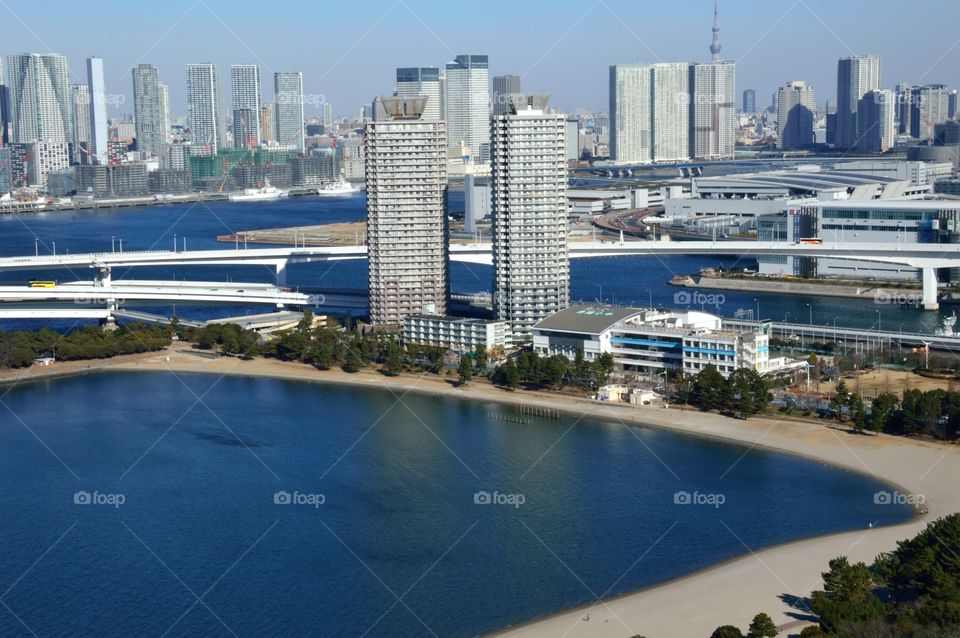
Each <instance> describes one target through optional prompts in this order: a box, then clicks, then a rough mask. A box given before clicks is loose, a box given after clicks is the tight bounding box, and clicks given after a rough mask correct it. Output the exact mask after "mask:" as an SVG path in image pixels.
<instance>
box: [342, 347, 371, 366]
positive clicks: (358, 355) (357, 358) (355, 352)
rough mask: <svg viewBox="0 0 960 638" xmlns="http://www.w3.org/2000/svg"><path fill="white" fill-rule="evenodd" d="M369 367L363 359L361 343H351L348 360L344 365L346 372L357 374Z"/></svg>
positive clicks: (348, 349)
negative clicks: (366, 366)
mask: <svg viewBox="0 0 960 638" xmlns="http://www.w3.org/2000/svg"><path fill="white" fill-rule="evenodd" d="M365 365H367V362H366V361H365V360H364V358H363V352H362V350H361V346H360V344H359V343H351V344H350V346H349V347H348V348H347V356H346V360H345V361H344V363H343V371H344V372H350V373H353V372H357V371H359V370H360V369H361V368H363V367H364V366H365Z"/></svg>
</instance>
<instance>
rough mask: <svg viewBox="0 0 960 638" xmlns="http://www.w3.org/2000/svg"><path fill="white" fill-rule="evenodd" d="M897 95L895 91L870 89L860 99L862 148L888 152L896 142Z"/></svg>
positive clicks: (875, 151)
mask: <svg viewBox="0 0 960 638" xmlns="http://www.w3.org/2000/svg"><path fill="white" fill-rule="evenodd" d="M896 110H897V104H896V95H895V94H894V92H893V91H888V90H881V91H868V92H867V93H865V94H864V96H863V98H861V99H860V107H859V111H860V118H861V119H862V122H863V125H862V127H861V128H862V132H861V134H860V137H861V139H860V145H859V148H860V149H861V150H864V151H867V152H870V153H886V152H887V151H889V150H890V149H891V148H893V145H894V144H895V143H896V131H897V129H896Z"/></svg>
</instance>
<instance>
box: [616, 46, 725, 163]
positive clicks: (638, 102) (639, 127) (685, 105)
mask: <svg viewBox="0 0 960 638" xmlns="http://www.w3.org/2000/svg"><path fill="white" fill-rule="evenodd" d="M690 73H691V65H689V64H687V63H686V62H678V63H660V64H650V65H614V66H611V67H610V156H611V158H612V159H613V160H614V161H616V162H618V163H624V164H645V163H650V162H675V161H683V160H687V159H689V158H690V150H691V149H690V133H691V131H690V128H691V125H690V122H691V111H692V110H693V107H692V106H691V88H690ZM707 75H709V74H707ZM707 75H705V76H704V78H705V79H704V82H705V83H706V82H707V79H706V77H707ZM694 99H695V97H694ZM718 106H719V105H718ZM729 108H730V109H731V110H732V108H733V105H732V96H731V100H730V103H729ZM710 112H711V109H704V110H703V111H701V113H702V114H703V115H704V117H707V114H709V113H710ZM716 113H717V115H719V113H720V109H719V108H718V109H717V111H716ZM705 139H709V136H708V137H707V138H705ZM716 141H717V142H718V144H719V136H718V137H717V139H716Z"/></svg>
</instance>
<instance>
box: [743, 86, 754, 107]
mask: <svg viewBox="0 0 960 638" xmlns="http://www.w3.org/2000/svg"><path fill="white" fill-rule="evenodd" d="M743 112H744V113H756V112H757V92H756V91H755V90H753V89H747V90H746V91H744V92H743Z"/></svg>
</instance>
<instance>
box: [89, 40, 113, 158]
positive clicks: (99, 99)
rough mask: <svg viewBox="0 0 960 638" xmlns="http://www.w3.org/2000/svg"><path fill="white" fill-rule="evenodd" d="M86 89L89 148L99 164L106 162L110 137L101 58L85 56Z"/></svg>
mask: <svg viewBox="0 0 960 638" xmlns="http://www.w3.org/2000/svg"><path fill="white" fill-rule="evenodd" d="M87 89H88V90H89V91H90V146H91V148H90V150H91V151H93V157H94V158H95V160H96V161H97V162H99V163H101V164H105V163H107V161H108V160H109V155H110V151H109V148H108V146H107V143H108V142H109V139H110V132H109V125H108V123H107V86H106V83H105V82H104V79H103V60H102V59H100V58H87Z"/></svg>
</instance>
